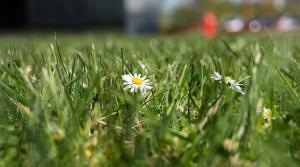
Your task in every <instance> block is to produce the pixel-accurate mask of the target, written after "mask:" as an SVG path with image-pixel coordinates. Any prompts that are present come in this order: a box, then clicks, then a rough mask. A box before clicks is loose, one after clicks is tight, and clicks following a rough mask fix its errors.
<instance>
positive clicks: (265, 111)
mask: <svg viewBox="0 0 300 167" xmlns="http://www.w3.org/2000/svg"><path fill="white" fill-rule="evenodd" d="M263 117H264V119H267V120H270V119H271V118H272V110H271V109H269V108H266V107H264V108H263Z"/></svg>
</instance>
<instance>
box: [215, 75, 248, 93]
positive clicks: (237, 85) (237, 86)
mask: <svg viewBox="0 0 300 167" xmlns="http://www.w3.org/2000/svg"><path fill="white" fill-rule="evenodd" d="M249 77H250V76H247V77H246V78H243V79H242V80H240V81H238V82H237V81H236V80H233V79H232V78H231V77H224V79H223V77H222V75H221V74H220V73H218V72H216V71H215V72H214V73H213V74H211V75H210V78H212V79H213V80H215V81H219V82H220V83H222V82H225V84H226V85H228V86H229V88H230V89H232V90H234V91H236V92H239V93H241V94H243V95H244V94H245V92H244V91H243V90H242V87H241V86H242V85H243V84H241V82H242V81H244V80H245V79H247V78H249Z"/></svg>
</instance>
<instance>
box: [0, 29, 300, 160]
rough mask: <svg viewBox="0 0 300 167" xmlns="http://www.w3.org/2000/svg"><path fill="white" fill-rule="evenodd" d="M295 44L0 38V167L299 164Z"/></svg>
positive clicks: (281, 39) (281, 40) (288, 40)
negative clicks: (229, 81)
mask: <svg viewBox="0 0 300 167" xmlns="http://www.w3.org/2000/svg"><path fill="white" fill-rule="evenodd" d="M298 37H299V36H297V35H285V36H284V35H282V36H271V35H270V36H233V37H229V36H223V37H219V38H216V39H213V40H205V39H202V38H200V37H198V36H195V35H185V36H174V37H155V36H149V37H126V36H120V35H119V36H118V35H101V34H84V35H63V34H60V35H57V37H56V38H54V36H51V35H50V36H47V35H38V36H33V35H18V36H12V35H7V36H3V35H2V37H0V46H1V47H0V106H1V108H0V166H117V165H121V166H297V165H299V163H300V145H299V143H300V130H299V126H300V122H299V120H300V98H299V94H300V88H299V84H300V79H299V78H300V40H299V38H298ZM141 63H143V64H145V65H146V68H144V69H143V68H142V67H141ZM214 71H218V72H220V73H221V74H222V75H224V76H231V77H232V78H233V79H236V80H240V79H242V78H244V77H247V76H250V78H248V79H246V80H245V81H243V82H242V83H243V84H244V85H243V87H242V88H243V90H244V91H245V93H246V94H245V95H241V94H240V93H238V92H235V91H233V90H232V89H229V88H228V86H227V85H224V84H221V83H219V82H217V81H214V80H212V79H211V78H210V74H211V73H213V72H214ZM129 72H131V73H141V74H142V75H146V76H147V78H149V79H150V80H151V81H152V82H153V86H154V89H153V90H151V91H150V92H148V94H147V95H146V96H141V95H140V94H139V93H137V94H132V93H130V92H128V91H126V90H124V89H123V81H122V77H121V76H122V75H123V74H126V73H129ZM263 107H266V108H269V109H271V111H272V119H270V120H264V118H263V114H262V110H263ZM266 125H267V126H266Z"/></svg>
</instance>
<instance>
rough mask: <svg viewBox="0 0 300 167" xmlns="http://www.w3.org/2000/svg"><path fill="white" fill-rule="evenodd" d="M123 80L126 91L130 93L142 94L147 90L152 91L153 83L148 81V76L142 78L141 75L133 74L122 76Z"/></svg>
mask: <svg viewBox="0 0 300 167" xmlns="http://www.w3.org/2000/svg"><path fill="white" fill-rule="evenodd" d="M122 79H123V80H124V86H125V90H130V92H132V93H135V92H138V91H140V92H141V93H145V92H146V91H147V90H150V89H152V88H153V87H152V86H151V84H152V83H151V82H150V80H149V79H146V76H144V77H141V74H134V75H132V74H131V73H129V74H125V75H122Z"/></svg>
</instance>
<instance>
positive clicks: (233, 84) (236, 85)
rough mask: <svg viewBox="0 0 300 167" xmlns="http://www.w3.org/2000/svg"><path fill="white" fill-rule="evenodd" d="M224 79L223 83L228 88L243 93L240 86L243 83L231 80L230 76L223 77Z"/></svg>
mask: <svg viewBox="0 0 300 167" xmlns="http://www.w3.org/2000/svg"><path fill="white" fill-rule="evenodd" d="M224 80H225V83H226V84H227V85H228V86H229V88H230V89H232V90H234V91H236V92H239V93H241V94H243V95H244V94H245V92H243V90H242V87H241V86H242V85H243V84H241V83H240V82H237V81H235V80H233V79H232V78H231V77H225V78H224Z"/></svg>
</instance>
